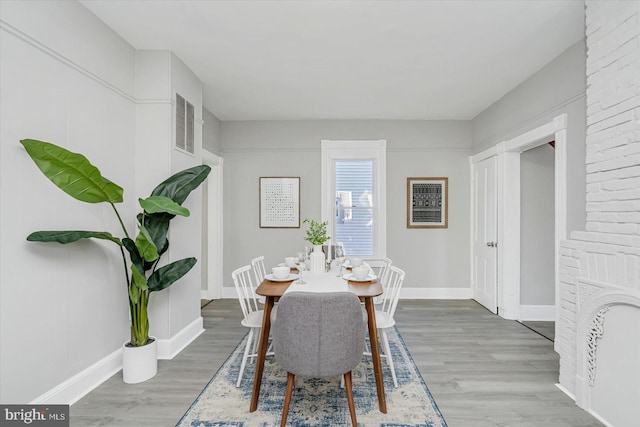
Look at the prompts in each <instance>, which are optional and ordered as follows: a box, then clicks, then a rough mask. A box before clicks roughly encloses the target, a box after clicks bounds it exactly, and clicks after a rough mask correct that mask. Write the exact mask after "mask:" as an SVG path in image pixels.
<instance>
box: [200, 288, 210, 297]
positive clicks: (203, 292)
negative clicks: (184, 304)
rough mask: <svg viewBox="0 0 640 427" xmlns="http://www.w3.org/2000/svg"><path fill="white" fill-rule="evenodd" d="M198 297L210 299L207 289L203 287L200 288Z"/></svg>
mask: <svg viewBox="0 0 640 427" xmlns="http://www.w3.org/2000/svg"><path fill="white" fill-rule="evenodd" d="M200 299H211V298H209V291H208V290H205V289H201V290H200Z"/></svg>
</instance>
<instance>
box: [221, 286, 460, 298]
mask: <svg viewBox="0 0 640 427" xmlns="http://www.w3.org/2000/svg"><path fill="white" fill-rule="evenodd" d="M471 297H472V292H471V288H402V289H401V290H400V299H471ZM222 298H223V299H235V298H238V294H237V293H236V289H235V288H233V287H229V286H225V287H223V288H222Z"/></svg>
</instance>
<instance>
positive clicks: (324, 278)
mask: <svg viewBox="0 0 640 427" xmlns="http://www.w3.org/2000/svg"><path fill="white" fill-rule="evenodd" d="M268 276H269V275H268ZM346 277H349V276H346ZM303 280H304V281H305V282H306V284H300V283H294V279H291V280H286V281H274V280H269V279H268V278H265V279H264V280H263V281H262V283H260V285H259V286H258V287H257V288H256V294H258V295H261V296H264V297H265V303H264V315H263V318H262V328H261V329H260V342H259V344H258V358H257V361H256V369H255V374H254V378H253V391H252V393H251V405H250V407H249V411H250V412H254V411H255V410H256V409H258V399H259V397H260V386H261V384H262V374H263V372H264V363H265V359H266V355H267V348H268V344H269V333H270V330H271V311H272V309H273V307H274V304H275V302H276V301H277V300H278V299H279V298H280V297H281V296H283V295H284V294H285V293H286V292H291V291H301V292H319V291H326V292H333V291H341V290H344V291H348V292H352V293H354V294H356V295H357V296H358V297H359V298H360V301H362V302H364V306H365V309H366V311H367V325H368V330H369V341H370V344H371V359H372V361H373V372H374V376H375V382H376V391H377V394H378V407H379V409H380V412H382V413H385V414H386V413H387V402H386V399H385V394H384V383H383V377H382V363H381V361H380V347H379V346H378V329H377V328H376V310H375V306H374V301H373V299H374V297H377V296H380V295H382V292H383V290H382V285H381V284H380V282H379V281H378V280H377V278H373V279H372V280H369V281H356V280H346V279H344V278H342V277H337V278H336V274H335V272H326V273H325V272H323V273H310V272H308V273H305V274H304V277H303Z"/></svg>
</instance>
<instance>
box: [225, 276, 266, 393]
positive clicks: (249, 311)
mask: <svg viewBox="0 0 640 427" xmlns="http://www.w3.org/2000/svg"><path fill="white" fill-rule="evenodd" d="M251 276H252V273H251V266H250V265H245V266H244V267H240V268H238V269H237V270H234V271H233V272H232V273H231V277H232V278H233V284H234V286H235V288H236V292H237V294H238V301H239V302H240V308H241V309H242V315H243V319H242V322H240V323H241V324H242V326H244V327H247V328H249V337H248V338H247V344H246V345H245V348H244V354H243V355H242V364H241V365H240V372H239V373H238V381H237V382H236V387H240V382H241V381H242V375H243V373H244V368H245V367H246V365H247V359H249V358H251V359H252V360H253V359H254V358H256V357H257V351H256V349H257V345H258V340H259V338H260V328H261V327H262V317H263V314H264V310H260V309H259V308H258V298H257V296H256V292H255V288H254V284H253V279H252V277H251ZM271 354H273V353H271ZM267 355H269V353H267Z"/></svg>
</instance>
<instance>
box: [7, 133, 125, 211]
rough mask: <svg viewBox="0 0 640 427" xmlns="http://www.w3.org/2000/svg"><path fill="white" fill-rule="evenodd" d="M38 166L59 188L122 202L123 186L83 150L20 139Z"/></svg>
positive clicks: (94, 200)
mask: <svg viewBox="0 0 640 427" xmlns="http://www.w3.org/2000/svg"><path fill="white" fill-rule="evenodd" d="M20 143H21V144H22V145H24V148H25V149H26V150H27V153H29V156H31V158H32V159H33V161H34V162H35V163H36V165H37V166H38V168H40V170H41V171H42V173H43V174H45V176H46V177H47V178H49V179H50V180H51V182H53V183H54V184H55V185H56V186H57V187H58V188H60V189H61V190H62V191H64V192H65V193H67V194H68V195H70V196H71V197H73V198H75V199H78V200H80V201H83V202H87V203H100V202H110V203H120V202H122V193H123V191H124V190H123V189H122V188H121V187H120V186H118V185H116V184H114V183H113V182H111V181H109V180H108V179H106V178H104V177H103V176H102V174H101V173H100V171H99V170H98V168H97V167H95V166H93V165H92V164H91V163H90V162H89V160H87V158H86V157H84V156H83V155H82V154H78V153H74V152H71V151H69V150H66V149H64V148H62V147H59V146H57V145H55V144H51V143H49V142H44V141H38V140H35V139H23V140H21V141H20Z"/></svg>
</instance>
